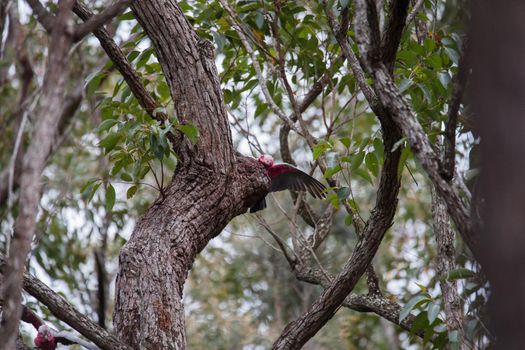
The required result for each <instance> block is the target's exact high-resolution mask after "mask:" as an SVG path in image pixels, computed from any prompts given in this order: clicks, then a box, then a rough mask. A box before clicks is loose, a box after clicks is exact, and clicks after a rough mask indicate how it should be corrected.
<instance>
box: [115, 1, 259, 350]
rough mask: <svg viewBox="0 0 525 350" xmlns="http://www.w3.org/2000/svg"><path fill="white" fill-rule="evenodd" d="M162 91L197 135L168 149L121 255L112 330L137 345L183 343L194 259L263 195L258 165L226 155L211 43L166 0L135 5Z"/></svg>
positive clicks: (226, 133)
mask: <svg viewBox="0 0 525 350" xmlns="http://www.w3.org/2000/svg"><path fill="white" fill-rule="evenodd" d="M132 9H133V12H134V13H135V16H136V17H137V19H138V20H139V22H140V23H141V24H142V26H143V27H144V30H145V31H146V32H147V34H148V36H149V38H150V39H151V40H152V42H153V44H154V46H155V49H156V51H157V55H158V59H159V62H160V64H161V66H162V69H163V71H164V75H165V77H166V79H167V82H168V84H169V86H170V88H171V92H172V96H173V101H174V104H175V110H176V114H177V118H178V120H179V122H181V123H193V124H194V125H196V126H197V127H198V129H199V131H200V137H199V141H198V142H197V144H196V145H192V144H191V142H189V140H183V142H182V143H181V144H180V147H178V149H176V152H177V153H178V155H179V158H180V163H179V166H178V168H177V171H176V173H175V175H174V177H173V180H172V183H171V184H170V185H169V187H168V188H167V189H166V191H165V198H164V199H163V200H162V201H160V202H158V203H157V204H154V205H153V206H152V207H151V208H150V209H149V210H148V211H147V213H146V214H145V215H144V216H143V217H142V218H141V219H140V220H139V222H138V223H137V225H136V227H135V229H134V232H133V234H132V236H131V238H130V240H129V241H128V243H127V244H126V245H125V246H124V248H123V249H122V251H121V253H120V261H119V262H120V266H119V273H118V277H117V283H116V306H115V314H114V325H115V329H116V331H117V333H118V335H119V337H120V339H122V340H123V341H125V342H126V343H127V344H128V345H130V346H132V347H133V348H136V349H139V348H140V349H184V348H185V347H186V338H185V325H184V308H183V304H182V291H183V287H184V282H185V279H186V277H187V275H188V272H189V270H190V268H191V266H192V264H193V261H194V259H195V256H196V255H197V254H198V253H199V252H200V251H201V250H202V249H203V248H204V247H205V246H206V244H207V243H208V242H209V241H210V240H211V239H212V238H213V237H215V236H217V235H218V234H219V233H220V232H221V230H222V229H223V228H224V227H225V226H226V224H227V223H228V222H229V221H230V220H231V219H232V218H233V217H235V216H237V215H239V214H242V213H244V212H246V210H247V209H248V208H249V207H250V206H252V205H253V204H254V203H255V202H256V201H258V200H260V199H261V198H262V197H263V196H264V195H266V193H267V191H268V180H267V178H266V176H265V171H264V168H263V167H262V166H261V165H259V164H258V162H257V161H256V160H255V159H253V158H247V157H237V156H236V155H235V153H234V151H233V146H232V142H231V133H230V129H229V124H228V119H227V115H226V109H225V106H224V103H223V99H222V92H221V89H220V84H219V80H218V76H217V71H216V68H215V61H214V53H213V47H212V45H211V44H210V43H209V42H207V41H203V40H201V39H199V38H198V37H197V35H196V34H195V32H194V31H193V29H192V28H191V27H190V25H189V24H188V22H187V21H186V19H185V18H184V16H183V14H182V12H181V10H180V9H179V8H178V7H177V6H176V4H175V3H174V2H170V1H159V0H156V1H146V0H142V1H135V2H134V3H133V5H132Z"/></svg>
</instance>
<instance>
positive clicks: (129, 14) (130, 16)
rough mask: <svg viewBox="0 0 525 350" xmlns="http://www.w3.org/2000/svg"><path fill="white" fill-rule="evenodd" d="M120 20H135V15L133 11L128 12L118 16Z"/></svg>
mask: <svg viewBox="0 0 525 350" xmlns="http://www.w3.org/2000/svg"><path fill="white" fill-rule="evenodd" d="M118 19H119V20H121V21H130V20H132V19H135V16H134V15H133V11H128V12H126V13H123V14H122V15H120V16H118Z"/></svg>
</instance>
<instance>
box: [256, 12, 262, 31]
mask: <svg viewBox="0 0 525 350" xmlns="http://www.w3.org/2000/svg"><path fill="white" fill-rule="evenodd" d="M255 25H256V26H257V28H259V29H262V27H263V26H264V13H263V12H262V11H260V10H258V11H257V14H256V15H255Z"/></svg>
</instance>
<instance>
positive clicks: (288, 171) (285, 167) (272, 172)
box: [268, 163, 326, 199]
mask: <svg viewBox="0 0 525 350" xmlns="http://www.w3.org/2000/svg"><path fill="white" fill-rule="evenodd" d="M268 176H269V177H270V180H271V181H272V186H271V189H270V191H271V192H276V191H283V190H293V191H303V192H306V191H308V192H310V194H311V195H312V196H314V197H315V198H319V199H323V198H325V197H326V192H325V191H326V187H324V185H323V184H322V183H320V182H319V181H317V180H316V179H314V178H313V177H311V176H310V175H308V174H307V173H305V172H303V171H301V170H299V169H297V168H296V167H294V166H292V165H290V164H286V163H283V164H274V165H272V166H271V167H270V168H269V169H268Z"/></svg>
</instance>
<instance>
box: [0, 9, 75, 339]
mask: <svg viewBox="0 0 525 350" xmlns="http://www.w3.org/2000/svg"><path fill="white" fill-rule="evenodd" d="M72 6H73V1H72V0H64V1H61V2H60V4H59V12H58V15H57V17H56V22H55V23H54V26H53V31H52V35H51V43H50V46H49V52H50V54H49V59H48V62H47V69H46V74H45V77H44V84H43V87H42V91H43V93H42V97H41V100H40V103H39V106H38V108H37V110H36V111H35V115H36V116H37V117H38V119H37V122H36V123H35V126H34V133H33V140H32V142H31V144H30V146H29V147H28V150H27V153H26V155H25V156H24V161H23V168H22V176H21V180H20V187H21V189H22V190H21V192H20V211H19V214H18V217H17V220H16V223H15V230H14V235H13V240H12V242H11V245H10V247H9V252H10V256H9V260H8V263H7V270H6V273H5V283H3V284H2V295H3V299H4V302H5V303H4V310H3V314H2V327H1V328H0V343H1V344H3V345H5V346H6V348H8V349H9V348H13V347H14V342H15V339H16V335H17V334H18V333H17V332H18V323H19V321H20V315H21V307H20V305H21V299H22V295H21V291H22V278H23V267H24V264H25V259H26V256H27V254H28V252H29V250H30V248H31V241H32V239H33V234H34V231H35V227H36V215H37V212H38V203H39V201H40V192H41V189H42V183H41V181H40V175H41V174H42V171H43V169H44V166H45V164H46V159H47V156H48V155H49V153H50V152H51V147H52V145H53V141H54V139H55V133H56V132H57V127H58V122H59V118H60V113H61V108H60V107H61V106H62V105H63V102H64V84H65V74H63V71H62V69H63V67H65V66H66V58H67V51H68V49H69V47H70V43H71V36H70V33H69V32H67V31H66V27H67V22H68V20H69V18H70V17H71V13H70V12H71V8H72ZM57 106H58V107H59V108H57Z"/></svg>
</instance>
